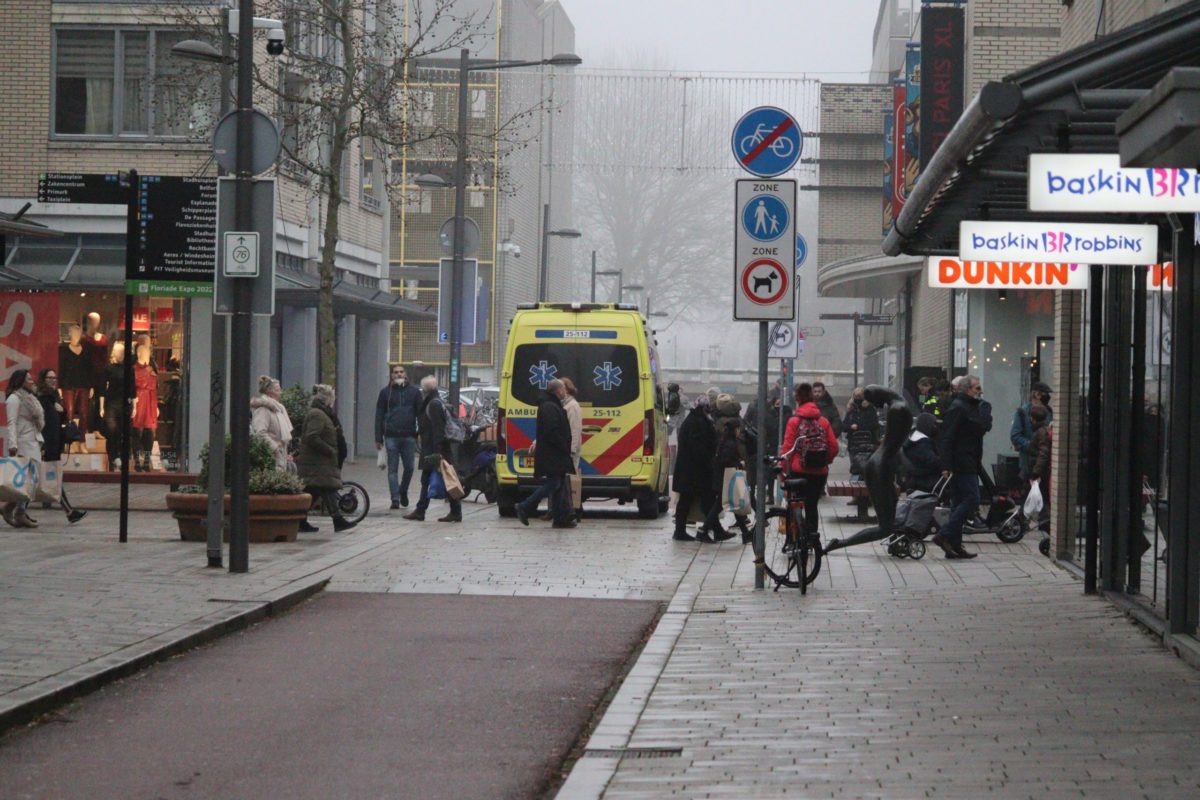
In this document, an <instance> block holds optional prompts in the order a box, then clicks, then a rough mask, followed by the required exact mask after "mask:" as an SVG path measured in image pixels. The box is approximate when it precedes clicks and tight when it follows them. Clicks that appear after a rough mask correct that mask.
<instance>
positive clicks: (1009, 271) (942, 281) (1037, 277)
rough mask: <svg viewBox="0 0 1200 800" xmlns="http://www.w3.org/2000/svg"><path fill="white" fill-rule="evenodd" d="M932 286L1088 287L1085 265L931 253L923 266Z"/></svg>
mask: <svg viewBox="0 0 1200 800" xmlns="http://www.w3.org/2000/svg"><path fill="white" fill-rule="evenodd" d="M925 275H926V279H927V280H928V282H929V286H930V287H932V288H934V289H1070V290H1083V289H1087V288H1088V285H1089V284H1090V282H1091V279H1090V275H1091V270H1089V269H1088V265H1087V264H1054V263H1048V262H1045V261H960V260H958V259H957V258H948V257H945V256H933V257H931V258H929V260H928V261H927V262H926V266H925Z"/></svg>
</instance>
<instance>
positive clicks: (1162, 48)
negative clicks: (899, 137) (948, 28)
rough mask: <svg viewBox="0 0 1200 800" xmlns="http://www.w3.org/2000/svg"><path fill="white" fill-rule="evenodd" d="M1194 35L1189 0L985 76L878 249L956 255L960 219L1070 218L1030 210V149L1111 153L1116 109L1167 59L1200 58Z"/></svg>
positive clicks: (1199, 21)
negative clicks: (1001, 74)
mask: <svg viewBox="0 0 1200 800" xmlns="http://www.w3.org/2000/svg"><path fill="white" fill-rule="evenodd" d="M1198 42H1200V2H1192V3H1188V4H1187V5H1184V6H1181V7H1179V8H1176V9H1174V10H1172V11H1166V12H1163V13H1161V14H1158V15H1156V16H1154V17H1152V18H1151V19H1149V20H1146V21H1145V22H1142V23H1140V24H1138V25H1134V26H1132V27H1129V28H1125V29H1124V30H1121V31H1119V32H1117V33H1114V34H1112V35H1109V36H1105V37H1102V38H1100V39H1097V40H1096V41H1094V42H1091V43H1090V44H1086V45H1084V46H1082V47H1078V48H1076V49H1074V50H1070V51H1068V52H1066V53H1063V54H1061V55H1059V56H1056V57H1054V58H1052V59H1049V60H1047V61H1043V62H1042V63H1040V64H1037V65H1035V66H1033V67H1030V68H1028V69H1025V70H1023V71H1021V72H1017V73H1014V74H1012V75H1009V76H1008V77H1007V78H1005V79H1004V80H1003V81H995V82H992V83H988V84H987V85H985V86H984V87H983V90H982V91H981V92H980V93H979V94H978V95H976V97H975V98H974V99H973V100H972V101H971V103H970V104H969V105H968V106H967V108H966V110H965V111H964V112H963V115H962V117H961V118H960V119H959V121H958V123H957V124H956V125H955V126H954V128H953V130H951V132H950V135H949V136H948V137H947V138H946V140H945V141H944V142H943V143H942V145H941V147H940V148H939V149H938V151H937V152H936V153H935V154H934V156H933V158H932V159H931V161H930V163H929V165H928V166H927V167H926V168H925V170H924V171H923V172H922V173H921V176H920V178H919V179H918V181H917V183H916V185H915V186H914V187H913V189H912V191H911V192H910V194H909V197H908V200H907V202H906V203H905V205H904V209H903V210H902V211H901V212H900V216H899V217H898V219H897V221H896V225H895V227H894V228H893V229H892V231H891V232H890V233H888V235H887V236H886V237H885V238H884V241H883V252H884V253H886V254H887V255H889V256H896V255H899V254H901V253H908V254H911V255H957V254H958V251H959V246H958V226H959V223H960V222H961V221H962V220H995V221H1006V222H1011V221H1049V220H1054V219H1063V218H1064V216H1068V217H1069V216H1070V215H1064V214H1061V213H1047V212H1040V213H1039V212H1031V211H1029V210H1028V164H1029V155H1030V154H1031V153H1097V154H1099V153H1116V152H1117V151H1118V142H1117V134H1116V127H1115V122H1116V119H1117V117H1119V116H1120V115H1121V114H1122V113H1123V112H1124V111H1125V110H1126V109H1128V108H1129V107H1130V106H1131V105H1132V104H1133V103H1134V102H1135V101H1137V100H1138V99H1139V98H1141V97H1142V96H1143V95H1144V94H1145V93H1146V92H1147V91H1148V90H1149V89H1150V88H1151V87H1152V86H1154V84H1155V83H1157V82H1158V80H1159V79H1160V78H1162V77H1163V76H1164V75H1165V74H1166V73H1167V72H1168V71H1169V70H1170V69H1171V68H1172V67H1179V66H1198V65H1200V46H1198V45H1197V43H1198ZM1130 218H1131V215H1128V214H1109V215H1103V214H1089V215H1087V220H1088V221H1090V222H1101V221H1120V222H1129V221H1130ZM1161 219H1162V217H1161V215H1158V216H1156V217H1150V218H1148V220H1149V221H1155V222H1157V221H1160V220H1161Z"/></svg>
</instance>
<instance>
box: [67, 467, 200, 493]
mask: <svg viewBox="0 0 1200 800" xmlns="http://www.w3.org/2000/svg"><path fill="white" fill-rule="evenodd" d="M199 478H200V475H199V474H198V473H195V472H131V473H129V485H130V486H134V485H138V486H169V487H170V488H171V491H173V492H174V491H178V489H179V487H180V486H188V485H190V484H193V483H195V482H196V481H197V480H199ZM62 479H63V481H64V482H65V483H106V484H119V483H120V482H121V472H120V470H117V471H114V472H99V471H96V470H83V469H69V470H63V474H62Z"/></svg>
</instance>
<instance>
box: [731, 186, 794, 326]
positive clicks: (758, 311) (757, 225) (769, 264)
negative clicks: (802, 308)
mask: <svg viewBox="0 0 1200 800" xmlns="http://www.w3.org/2000/svg"><path fill="white" fill-rule="evenodd" d="M734 194H735V199H736V202H735V206H734V207H735V214H734V272H733V280H734V289H733V318H734V319H736V320H750V321H767V322H769V321H773V320H792V319H795V318H796V291H795V286H794V284H793V281H794V278H793V276H794V274H795V269H796V268H795V263H796V182H795V181H792V180H739V181H736V188H735V192H734Z"/></svg>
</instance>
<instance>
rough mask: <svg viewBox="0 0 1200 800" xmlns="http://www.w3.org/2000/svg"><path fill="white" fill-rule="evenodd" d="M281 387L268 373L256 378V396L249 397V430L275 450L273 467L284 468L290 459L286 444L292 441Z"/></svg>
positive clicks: (290, 427)
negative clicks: (262, 438)
mask: <svg viewBox="0 0 1200 800" xmlns="http://www.w3.org/2000/svg"><path fill="white" fill-rule="evenodd" d="M282 396H283V387H282V386H280V384H279V381H277V380H275V379H274V378H272V377H271V376H269V375H261V376H259V379H258V396H257V397H252V398H250V431H251V432H252V433H257V434H259V435H260V436H262V437H264V438H265V439H267V441H269V442H270V443H271V449H272V450H274V451H275V469H278V470H286V469H287V468H288V462H290V461H291V460H292V457H291V455H290V454H289V453H288V445H289V444H290V443H291V441H292V420H291V419H290V418H289V417H288V413H287V409H286V408H284V405H283V403H282V402H280V398H281V397H282Z"/></svg>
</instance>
